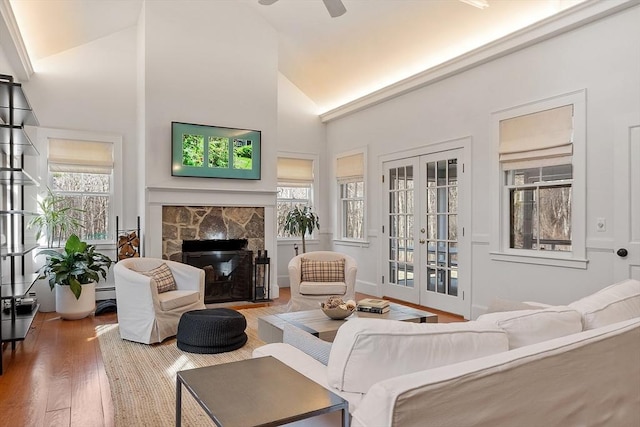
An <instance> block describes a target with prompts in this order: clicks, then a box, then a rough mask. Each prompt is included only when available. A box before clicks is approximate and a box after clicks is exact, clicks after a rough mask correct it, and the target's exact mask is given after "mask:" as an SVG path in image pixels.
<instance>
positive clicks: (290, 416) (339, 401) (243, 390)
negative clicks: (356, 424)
mask: <svg viewBox="0 0 640 427" xmlns="http://www.w3.org/2000/svg"><path fill="white" fill-rule="evenodd" d="M182 386H184V387H185V388H186V389H187V390H188V391H189V393H191V395H192V396H193V397H194V398H195V399H196V401H197V402H198V404H200V406H201V407H202V409H204V410H205V412H206V413H207V415H209V417H211V419H212V420H213V422H214V423H215V424H216V425H217V426H225V427H233V426H237V427H250V426H278V425H281V424H286V423H289V422H293V421H298V420H303V419H307V418H311V417H314V416H316V415H321V414H326V413H329V412H335V411H342V426H343V427H348V426H349V403H348V402H347V401H346V400H344V399H343V398H341V397H340V396H337V395H335V394H333V393H331V392H330V391H329V390H327V389H325V388H324V387H322V386H321V385H319V384H317V383H315V382H313V381H311V380H310V379H309V378H307V377H305V376H304V375H302V374H301V373H299V372H297V371H296V370H294V369H292V368H290V367H289V366H287V365H285V364H284V363H282V362H280V361H279V360H278V359H275V358H274V357H271V356H268V357H259V358H256V359H248V360H242V361H239V362H231V363H224V364H221V365H213V366H207V367H204V368H196V369H188V370H185V371H180V372H178V375H177V378H176V426H177V427H180V425H181V423H182Z"/></svg>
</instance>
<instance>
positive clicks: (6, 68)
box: [0, 45, 15, 76]
mask: <svg viewBox="0 0 640 427" xmlns="http://www.w3.org/2000/svg"><path fill="white" fill-rule="evenodd" d="M0 74H8V75H10V76H15V72H14V71H13V68H12V67H11V64H10V63H9V59H8V58H7V55H6V54H5V52H4V48H3V47H2V46H1V45H0Z"/></svg>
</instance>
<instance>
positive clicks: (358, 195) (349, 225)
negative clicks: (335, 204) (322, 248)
mask: <svg viewBox="0 0 640 427" xmlns="http://www.w3.org/2000/svg"><path fill="white" fill-rule="evenodd" d="M339 184H340V206H341V209H342V215H341V216H342V238H344V239H356V240H362V239H364V180H362V178H360V179H356V180H352V181H348V182H340V183H339Z"/></svg>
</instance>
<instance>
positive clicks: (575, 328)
mask: <svg viewBox="0 0 640 427" xmlns="http://www.w3.org/2000/svg"><path fill="white" fill-rule="evenodd" d="M477 321H478V322H486V323H492V324H494V325H496V326H498V327H500V328H502V329H504V330H505V331H506V333H507V336H508V337H509V350H511V349H514V348H518V347H524V346H526V345H531V344H535V343H538V342H542V341H548V340H551V339H554V338H559V337H564V336H566V335H571V334H577V333H578V332H582V316H581V315H580V313H579V312H578V311H577V310H574V309H572V308H570V307H565V306H556V307H549V308H545V309H544V310H517V311H504V312H501V313H489V314H483V315H482V316H479V317H478V319H477Z"/></svg>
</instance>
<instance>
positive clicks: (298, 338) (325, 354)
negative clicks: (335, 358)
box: [282, 324, 331, 366]
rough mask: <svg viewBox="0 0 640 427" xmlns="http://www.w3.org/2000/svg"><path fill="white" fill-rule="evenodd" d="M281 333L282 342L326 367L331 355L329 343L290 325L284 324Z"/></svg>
mask: <svg viewBox="0 0 640 427" xmlns="http://www.w3.org/2000/svg"><path fill="white" fill-rule="evenodd" d="M282 332H283V334H282V342H284V343H285V344H290V345H292V346H294V347H295V348H297V349H298V350H301V351H303V352H304V353H305V354H307V355H309V356H311V357H313V358H314V359H316V360H317V361H318V362H320V363H322V364H323V365H325V366H327V363H329V354H330V353H331V343H330V342H327V341H323V340H321V339H320V338H318V337H315V336H313V335H311V334H310V333H308V332H305V331H303V330H302V329H300V328H296V327H295V326H293V325H291V324H285V325H284V327H283V328H282Z"/></svg>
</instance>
